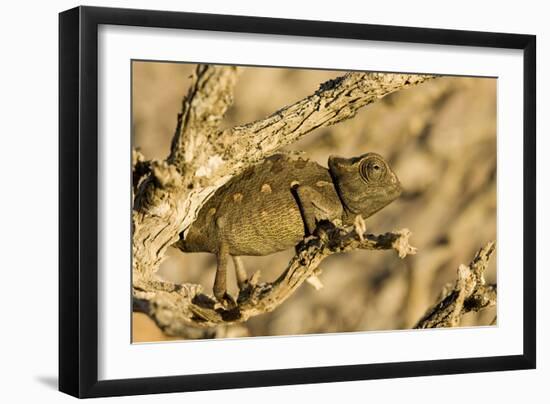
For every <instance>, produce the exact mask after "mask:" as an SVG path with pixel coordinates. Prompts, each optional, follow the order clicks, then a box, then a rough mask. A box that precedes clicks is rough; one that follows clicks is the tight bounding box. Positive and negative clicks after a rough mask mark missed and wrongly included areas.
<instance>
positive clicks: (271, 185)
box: [177, 153, 401, 300]
mask: <svg viewBox="0 0 550 404" xmlns="http://www.w3.org/2000/svg"><path fill="white" fill-rule="evenodd" d="M400 193H401V186H400V184H399V181H398V179H397V177H396V176H395V174H394V173H393V172H392V171H391V169H390V168H389V166H388V164H387V163H386V162H385V161H384V160H383V159H382V157H380V156H379V155H377V154H375V153H368V154H365V155H363V156H360V157H357V158H352V159H342V158H337V157H331V158H330V159H329V169H326V168H324V167H322V166H320V165H318V164H317V163H315V162H312V161H308V160H303V159H293V158H290V157H288V156H285V155H275V156H272V157H270V158H268V159H266V160H264V161H262V162H261V163H259V164H257V165H256V166H253V167H250V168H249V169H247V170H246V171H244V172H243V173H242V174H240V175H238V176H236V177H234V178H233V179H231V180H230V181H229V182H228V183H227V184H225V185H224V186H222V187H221V188H219V189H218V190H217V191H216V192H215V193H214V195H213V196H212V197H211V198H210V199H209V200H208V201H207V202H206V203H205V205H204V206H203V207H202V208H201V210H200V211H199V214H198V216H197V219H196V220H195V222H194V223H193V224H192V225H191V227H190V229H189V231H188V232H187V234H186V235H185V240H180V241H179V242H178V244H177V246H178V247H179V248H180V249H182V250H183V251H186V252H211V253H214V254H216V255H217V258H218V270H217V273H216V280H215V282H214V294H215V296H216V298H218V299H219V300H223V299H224V296H225V294H226V282H225V278H226V267H227V260H228V257H229V256H232V257H233V258H234V265H235V269H236V271H237V280H238V283H239V286H242V284H243V283H244V282H245V281H246V278H247V276H246V272H245V271H244V268H243V267H242V264H241V262H240V260H238V258H237V257H238V256H240V255H268V254H272V253H275V252H278V251H282V250H286V249H288V248H291V247H294V246H295V245H296V244H298V242H299V241H300V240H302V239H303V238H304V237H305V236H307V235H308V234H311V233H312V232H313V230H314V229H315V227H316V224H317V222H319V221H320V220H330V221H341V222H342V223H343V224H352V223H353V222H354V220H355V218H356V216H357V215H361V216H362V217H363V218H367V217H369V216H371V215H372V214H374V213H375V212H377V211H378V210H380V209H382V208H383V207H384V206H386V205H387V204H389V203H390V202H392V201H393V200H394V199H396V198H397V197H398V196H399V195H400Z"/></svg>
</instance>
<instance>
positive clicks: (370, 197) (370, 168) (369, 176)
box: [328, 153, 402, 218]
mask: <svg viewBox="0 0 550 404" xmlns="http://www.w3.org/2000/svg"><path fill="white" fill-rule="evenodd" d="M328 166H329V171H330V174H331V176H332V178H333V181H334V183H335V184H336V187H337V189H338V194H339V195H340V198H341V199H342V202H343V203H344V205H345V208H346V210H347V211H348V212H350V213H352V214H354V215H358V214H360V215H361V216H363V218H367V217H369V216H371V215H373V214H374V213H376V212H378V211H379V210H380V209H382V208H383V207H385V206H386V205H388V204H389V203H391V202H392V201H394V200H395V199H397V198H398V197H399V195H401V191H402V189H401V184H400V183H399V179H398V178H397V176H396V175H395V173H394V172H393V171H392V170H391V168H390V166H389V164H388V163H386V161H385V160H384V159H383V158H382V156H380V155H379V154H376V153H367V154H363V155H362V156H359V157H352V158H349V159H346V158H342V157H336V156H330V157H329V159H328Z"/></svg>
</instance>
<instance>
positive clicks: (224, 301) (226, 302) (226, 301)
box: [216, 292, 237, 310]
mask: <svg viewBox="0 0 550 404" xmlns="http://www.w3.org/2000/svg"><path fill="white" fill-rule="evenodd" d="M216 300H217V301H218V303H219V304H221V305H222V307H223V308H224V309H225V310H230V309H232V308H234V307H236V306H237V302H235V299H233V297H232V296H231V295H230V294H229V293H227V292H224V293H223V295H221V296H216Z"/></svg>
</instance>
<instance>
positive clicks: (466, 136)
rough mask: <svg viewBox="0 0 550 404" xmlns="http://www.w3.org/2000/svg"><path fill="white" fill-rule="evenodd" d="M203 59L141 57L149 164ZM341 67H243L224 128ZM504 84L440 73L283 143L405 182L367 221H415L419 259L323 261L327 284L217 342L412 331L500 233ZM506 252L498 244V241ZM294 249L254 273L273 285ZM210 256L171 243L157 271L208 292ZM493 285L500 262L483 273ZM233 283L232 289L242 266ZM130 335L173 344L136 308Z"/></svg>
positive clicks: (479, 318)
mask: <svg viewBox="0 0 550 404" xmlns="http://www.w3.org/2000/svg"><path fill="white" fill-rule="evenodd" d="M194 68H195V65H192V64H180V63H156V62H136V61H135V62H133V80H132V90H133V98H132V109H133V122H132V123H133V133H132V136H133V143H134V146H135V147H138V148H139V149H140V150H141V152H142V153H143V154H144V155H145V157H146V158H148V159H164V158H166V157H167V155H168V152H169V149H170V141H171V138H172V136H173V134H174V130H175V127H176V118H177V114H178V112H180V110H181V102H182V98H183V96H184V95H185V94H186V93H187V89H188V87H189V85H190V83H191V79H190V77H191V75H192V72H193V71H194ZM342 74H345V72H338V71H325V70H305V69H278V68H255V67H243V68H242V74H241V76H240V78H239V82H238V84H237V87H236V90H235V97H234V99H235V101H234V104H233V106H232V107H231V108H230V109H229V111H228V113H227V115H226V118H225V122H224V125H226V126H228V127H230V126H234V125H238V124H244V123H247V122H250V121H253V120H257V119H261V118H264V117H266V116H267V115H270V114H271V113H273V112H274V111H276V110H278V109H280V108H282V107H283V106H285V105H289V104H292V103H294V102H296V101H298V100H299V99H301V98H303V97H306V96H308V95H309V94H311V93H313V92H314V91H315V90H316V89H317V88H318V87H319V84H320V83H322V82H324V81H326V80H328V79H331V78H335V77H337V76H340V75H342ZM496 84H497V81H496V79H493V78H470V77H440V78H437V79H435V80H432V81H430V82H428V83H424V84H422V85H420V86H417V87H413V88H411V89H406V90H403V91H400V92H398V93H395V94H392V95H389V96H387V97H385V98H383V99H382V100H381V101H379V102H377V103H375V104H371V105H369V106H367V107H364V108H362V109H361V110H359V112H358V114H357V116H356V117H355V118H353V119H351V120H347V121H344V122H341V123H339V124H337V125H334V126H330V127H328V128H322V129H317V130H315V131H313V132H311V133H310V134H308V135H306V136H305V137H304V138H302V139H301V140H300V141H298V142H296V143H295V144H293V145H291V146H290V147H288V148H286V149H287V150H301V151H304V152H305V153H306V156H307V157H309V158H310V159H312V160H314V161H316V162H318V163H319V164H321V165H323V166H325V167H326V165H327V158H328V156H329V155H330V154H337V155H341V156H344V157H351V156H357V155H360V154H363V153H366V152H377V153H380V154H381V155H382V156H383V157H384V158H385V159H386V160H387V161H389V163H390V165H391V167H392V168H393V170H394V172H395V173H396V174H397V176H398V177H399V179H400V180H401V183H402V185H403V188H404V190H405V191H404V194H403V195H402V197H401V198H400V199H398V200H397V201H395V202H393V203H392V204H390V205H389V206H388V207H386V208H385V209H383V210H382V211H380V212H379V213H377V214H375V215H374V216H372V217H370V218H368V219H367V221H366V224H367V229H368V231H369V232H371V233H383V232H386V231H391V230H396V229H401V228H409V229H410V230H411V231H412V233H413V235H412V237H411V240H410V241H411V244H412V245H414V246H415V247H417V248H418V254H417V255H416V256H409V257H407V258H405V259H404V260H401V259H399V258H398V257H397V255H396V254H395V253H394V252H393V251H381V252H373V251H353V252H350V253H346V254H339V255H333V256H331V257H329V258H327V259H325V260H324V261H323V262H322V264H321V269H322V273H321V275H320V280H321V281H322V283H323V284H324V288H322V289H321V290H318V291H317V290H315V289H314V288H313V287H311V286H310V285H309V284H307V283H304V284H303V285H302V286H301V287H300V288H299V289H298V290H297V292H296V293H295V294H294V295H293V296H291V297H290V298H289V299H288V300H287V301H286V302H285V303H283V304H282V305H281V306H280V307H279V308H277V309H276V310H275V311H274V312H272V313H268V314H264V315H261V316H258V317H255V318H252V319H250V320H249V321H248V322H246V323H245V324H242V325H237V326H231V327H224V328H223V329H222V328H220V329H218V330H217V331H216V337H245V336H270V335H296V334H311V333H326V332H350V331H368V330H395V329H407V328H411V327H413V326H414V325H415V324H416V322H417V321H418V320H419V319H420V318H421V317H422V315H423V314H424V313H425V311H426V310H427V309H428V308H429V307H430V306H432V305H433V304H434V303H435V302H436V300H437V298H438V297H439V295H440V293H441V291H442V288H443V287H444V286H445V285H446V284H448V283H449V282H454V281H455V279H456V270H457V268H458V266H459V264H461V263H464V264H468V263H469V262H470V260H471V259H472V257H473V255H474V254H475V252H476V251H477V250H478V249H479V248H481V247H482V246H483V245H485V244H486V243H487V242H488V241H490V240H495V239H496ZM497 248H498V245H497ZM292 255H293V250H290V251H285V252H281V253H278V254H274V255H270V256H265V257H243V260H244V263H245V265H246V268H247V271H248V273H249V275H250V274H252V273H253V272H254V271H256V270H261V274H262V278H261V281H272V280H274V279H275V278H276V277H277V276H278V275H279V274H280V273H281V272H282V271H283V270H284V269H285V268H286V265H287V263H288V261H289V259H290V258H291V256H292ZM215 268H216V260H215V257H214V255H212V254H203V253H194V254H189V253H188V254H184V253H182V252H180V251H179V250H176V249H173V248H170V249H169V256H168V258H167V259H166V260H165V261H164V262H163V264H162V266H161V269H160V271H159V273H158V276H159V277H161V278H162V279H165V280H168V281H171V282H176V283H183V282H191V283H200V284H202V285H203V286H204V288H205V290H206V291H210V290H211V288H212V284H213V280H214V274H215ZM486 278H487V281H488V282H496V258H493V259H492V261H491V265H490V267H489V269H488V271H487V273H486ZM228 288H229V292H230V293H231V294H232V295H234V296H235V295H236V293H237V287H236V281H235V279H234V272H233V270H232V269H231V268H230V269H229V271H228ZM495 316H496V308H491V309H487V310H484V311H481V312H479V313H470V314H467V315H466V316H464V318H463V320H462V323H461V324H460V325H461V326H477V325H489V324H490V323H491V322H492V321H493V320H494V319H495ZM132 339H133V341H134V342H145V341H159V340H168V339H174V338H173V337H167V336H165V335H164V334H163V333H162V332H161V331H160V330H159V329H158V328H157V327H156V325H155V324H154V322H153V321H152V320H150V319H149V318H148V317H147V316H145V315H144V314H142V313H134V315H133V329H132Z"/></svg>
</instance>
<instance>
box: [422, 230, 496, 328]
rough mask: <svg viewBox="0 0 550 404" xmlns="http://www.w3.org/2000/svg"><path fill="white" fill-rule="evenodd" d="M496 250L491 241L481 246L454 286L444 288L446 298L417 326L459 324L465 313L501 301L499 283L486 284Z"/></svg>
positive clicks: (458, 275)
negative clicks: (486, 277)
mask: <svg viewBox="0 0 550 404" xmlns="http://www.w3.org/2000/svg"><path fill="white" fill-rule="evenodd" d="M494 251H495V242H494V241H491V242H490V243H488V244H487V245H486V246H485V247H483V248H482V249H480V250H479V251H478V252H477V254H476V255H475V257H474V259H473V260H472V262H471V263H470V265H468V266H466V265H460V266H459V267H458V271H457V280H456V284H455V286H454V288H452V289H451V290H447V289H444V290H443V292H442V298H441V299H440V300H439V302H438V303H437V304H436V305H434V306H433V307H432V308H430V309H429V310H428V311H427V312H426V314H425V315H424V317H423V318H422V319H421V320H420V321H419V322H418V324H417V325H416V326H415V328H439V327H456V326H458V325H459V323H460V319H461V318H462V316H463V315H464V314H466V313H468V312H470V311H479V310H482V309H484V308H486V307H491V306H495V305H496V303H497V287H496V285H486V284H485V277H484V273H485V270H486V269H487V266H488V264H489V259H490V258H491V255H492V254H493V252H494Z"/></svg>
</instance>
